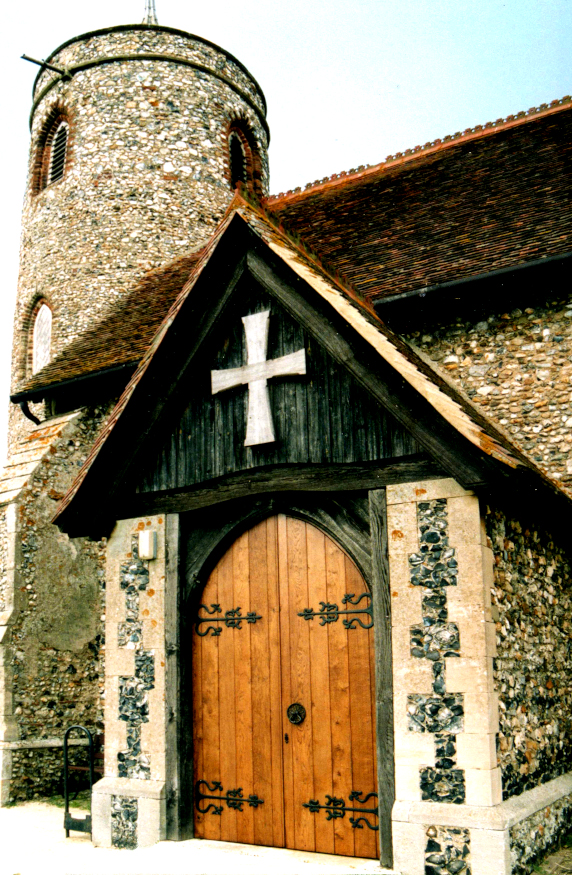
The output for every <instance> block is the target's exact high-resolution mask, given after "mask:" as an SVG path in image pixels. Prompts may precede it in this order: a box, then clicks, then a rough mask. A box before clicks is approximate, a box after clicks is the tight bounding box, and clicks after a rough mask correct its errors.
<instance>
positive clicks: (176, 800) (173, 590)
mask: <svg viewBox="0 0 572 875" xmlns="http://www.w3.org/2000/svg"><path fill="white" fill-rule="evenodd" d="M179 547H180V527H179V514H175V513H169V514H167V515H166V517H165V727H166V733H165V734H166V757H165V766H166V768H165V771H166V774H165V778H166V785H167V799H168V800H172V801H171V804H168V805H167V838H168V840H169V841H179V840H180V839H181V838H182V835H181V819H182V818H181V811H180V805H181V802H180V800H181V786H182V781H181V778H182V774H181V772H182V770H181V755H182V751H181V746H180V737H181V732H180V730H181V712H180V697H179V690H180V673H179V660H180V654H179V616H180V608H179V579H180V567H179V566H180V549H179ZM191 664H192V656H191ZM191 689H192V687H191ZM185 732H186V733H187V734H188V735H189V736H190V739H189V741H188V742H187V744H188V745H189V748H188V753H187V750H185V754H186V756H187V758H188V759H191V762H190V763H187V764H186V769H189V771H190V770H192V726H186V727H185ZM189 754H190V756H189ZM185 815H186V812H185ZM185 819H186V818H185Z"/></svg>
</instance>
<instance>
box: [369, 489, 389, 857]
mask: <svg viewBox="0 0 572 875" xmlns="http://www.w3.org/2000/svg"><path fill="white" fill-rule="evenodd" d="M369 515H370V525H371V547H372V596H373V617H374V624H375V625H374V630H375V653H376V662H375V687H376V724H377V783H378V787H379V840H380V862H381V865H382V866H386V867H387V868H388V869H390V868H391V867H392V865H393V852H392V842H391V809H392V807H393V802H394V800H395V768H394V759H393V749H394V747H393V745H394V742H393V677H392V660H391V598H390V595H391V594H390V587H389V559H388V550H387V508H386V499H385V489H372V490H371V491H370V493H369Z"/></svg>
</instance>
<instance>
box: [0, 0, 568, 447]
mask: <svg viewBox="0 0 572 875" xmlns="http://www.w3.org/2000/svg"><path fill="white" fill-rule="evenodd" d="M156 5H157V14H158V17H159V22H160V23H161V24H165V25H170V26H172V27H178V28H181V29H183V30H188V31H190V32H191V33H196V34H199V35H200V36H203V37H206V38H207V39H210V40H212V41H213V42H215V43H218V44H219V45H221V46H223V47H224V48H225V49H227V50H229V51H230V52H232V53H233V54H235V55H236V56H237V57H238V58H239V59H240V60H241V61H242V62H243V63H244V64H245V65H246V66H247V67H248V68H249V69H250V71H251V72H252V73H253V74H254V76H255V77H256V78H257V79H258V81H259V83H260V85H261V86H262V89H263V91H264V92H265V94H266V99H267V101H268V109H269V112H268V120H269V123H270V129H271V134H272V143H271V147H270V162H271V190H272V191H273V192H278V191H283V190H286V189H288V188H292V187H294V186H297V185H303V184H304V183H306V182H310V181H312V180H314V179H316V178H322V177H324V176H328V175H330V174H331V173H334V172H337V171H341V170H347V169H349V168H351V167H356V166H357V165H359V164H366V163H367V164H376V163H378V162H379V161H381V160H383V159H384V158H385V157H386V156H387V155H388V154H390V153H395V152H397V151H402V150H404V149H406V148H409V147H412V146H415V145H417V144H422V143H425V142H427V141H428V140H432V139H435V138H436V137H442V136H444V135H446V134H452V133H454V132H455V131H460V130H464V129H465V128H467V127H472V126H474V125H475V124H483V123H484V122H487V121H491V120H494V119H497V118H499V117H501V116H506V115H508V114H510V113H515V112H518V111H520V110H522V109H528V108H529V107H531V106H537V105H538V104H540V103H548V102H550V101H551V100H554V99H555V98H559V97H563V96H564V95H565V94H570V93H572V64H571V60H572V0H507V2H502V0H392V2H389V0H354V2H351V3H350V2H342V0H283V2H279V0H249V2H248V3H240V2H237V0H210V2H209V3H196V2H189V0H187V2H180V0H156ZM143 9H144V0H94V2H91V3H85V2H77V0H76V2H74V3H71V2H68V0H52V2H51V3H46V2H45V0H42V2H40V0H27V2H20V3H17V2H15V0H12V2H11V3H10V7H9V8H8V10H4V11H3V14H2V17H3V21H4V33H5V34H6V37H5V40H4V49H3V51H2V53H1V55H0V65H1V70H0V72H1V75H2V82H3V86H4V87H3V101H2V102H3V119H4V135H3V137H2V140H1V145H0V149H1V150H2V155H1V157H2V165H1V166H2V168H3V171H4V184H3V202H4V204H3V205H4V209H3V223H2V234H1V235H0V246H1V247H2V256H3V280H4V281H3V285H2V291H1V294H0V395H1V396H2V399H5V401H4V400H0V434H1V433H2V432H3V422H4V409H5V407H6V406H7V403H8V399H7V395H8V372H9V352H10V345H11V323H12V312H13V307H14V292H15V286H16V279H17V260H18V245H19V243H18V240H19V217H20V209H21V203H22V196H23V189H24V183H25V174H26V166H27V155H28V147H29V139H28V112H29V109H30V96H31V88H32V82H33V79H34V76H35V74H36V72H37V68H34V67H33V66H32V65H31V64H27V63H26V62H25V61H21V60H19V56H20V55H21V54H22V53H23V52H25V53H26V54H28V55H31V56H33V57H38V58H43V57H46V55H47V54H49V52H50V51H52V50H53V49H54V48H55V47H56V46H57V45H59V44H60V43H61V42H63V41H64V40H66V39H68V38H69V37H71V36H75V35H77V34H80V33H84V32H85V31H88V30H94V29H96V28H99V27H106V26H110V25H114V24H125V23H129V22H138V21H140V20H141V19H142V16H143ZM0 440H1V441H2V446H3V437H2V438H0ZM2 454H3V453H2V451H1V450H0V456H1V455H2Z"/></svg>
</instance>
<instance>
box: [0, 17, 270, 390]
mask: <svg viewBox="0 0 572 875" xmlns="http://www.w3.org/2000/svg"><path fill="white" fill-rule="evenodd" d="M31 131H32V140H31V154H30V166H29V177H28V187H27V192H26V198H25V204H24V212H23V219H22V246H21V263H20V278H19V291H18V302H17V310H16V329H15V330H16V335H15V344H14V366H13V386H14V387H15V386H16V385H17V384H18V383H21V381H22V380H24V379H26V378H27V377H29V376H30V375H31V374H32V373H34V372H36V371H37V370H39V369H40V368H41V367H43V365H44V364H46V362H47V361H48V360H49V359H50V358H53V357H54V356H55V355H56V354H57V353H58V352H59V351H60V350H61V349H62V348H63V347H64V346H65V345H66V344H67V343H69V342H70V341H71V340H73V339H74V338H75V337H76V336H77V335H79V334H81V333H82V332H83V331H85V329H86V328H88V327H90V326H92V325H93V324H94V323H95V322H96V321H97V320H98V319H99V318H100V316H101V315H102V314H103V313H104V312H105V310H106V309H107V307H108V305H110V304H112V303H114V302H115V301H117V300H118V299H119V298H121V297H122V296H124V295H126V294H127V293H128V292H129V291H130V290H132V289H133V286H134V282H135V280H136V279H137V278H138V277H140V276H141V274H143V273H145V272H146V271H148V270H150V269H152V268H155V267H157V266H159V265H162V264H165V263H167V262H169V261H171V260H172V259H174V258H176V257H177V256H179V255H182V254H183V253H188V252H189V251H191V250H193V249H196V248H197V247H200V246H201V245H203V244H204V243H205V242H206V241H207V240H208V238H209V237H210V235H211V234H212V232H213V230H214V228H215V227H216V224H217V223H218V222H219V220H220V219H221V217H222V215H223V213H224V211H225V209H226V207H227V206H228V204H229V202H230V200H231V198H232V194H233V191H234V189H235V187H236V184H237V182H239V181H241V182H243V183H244V184H245V185H246V187H247V188H248V189H250V190H251V191H252V192H253V193H254V194H256V195H259V196H260V195H264V194H266V193H267V190H268V160H267V148H268V139H269V135H268V125H267V123H266V104H265V100H264V95H263V94H262V91H261V90H260V87H259V86H258V84H257V82H256V80H255V79H254V78H253V77H252V76H251V75H250V73H249V72H248V70H246V68H245V67H243V65H242V64H241V63H240V62H239V61H237V60H236V59H235V58H233V57H232V55H229V54H228V52H225V51H224V50H223V49H221V48H219V47H218V46H216V45H213V44H212V43H210V42H208V41H207V40H203V39H201V38H200V37H197V36H193V35H191V34H188V33H185V32H183V31H180V30H175V29H173V28H168V27H159V26H153V25H147V24H143V25H129V26H121V27H112V28H107V29H105V30H98V31H93V32H91V33H87V34H83V35H82V36H79V37H75V38H74V39H71V40H68V41H67V42H65V43H64V44H63V45H61V46H60V47H59V48H58V49H56V50H55V51H54V52H53V53H52V54H51V55H50V56H49V58H48V59H47V63H46V66H45V67H44V68H42V69H41V70H40V73H39V75H38V77H37V79H36V82H35V85H34V92H33V105H32V111H31Z"/></svg>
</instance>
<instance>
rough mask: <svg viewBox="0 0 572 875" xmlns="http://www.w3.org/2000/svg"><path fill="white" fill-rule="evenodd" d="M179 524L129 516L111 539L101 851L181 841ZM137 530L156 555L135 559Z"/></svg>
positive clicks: (97, 810)
mask: <svg viewBox="0 0 572 875" xmlns="http://www.w3.org/2000/svg"><path fill="white" fill-rule="evenodd" d="M177 522H178V518H177V517H164V516H155V517H145V518H141V519H136V520H125V521H122V522H119V523H118V524H117V526H116V528H115V530H114V532H113V534H112V536H111V538H110V540H109V543H108V550H107V610H106V641H107V644H106V666H105V676H106V698H105V736H106V738H105V767H104V768H105V773H104V778H103V779H102V780H101V781H99V782H98V783H97V784H96V785H95V788H94V796H93V824H94V826H93V841H94V844H95V845H97V846H100V847H117V848H135V847H141V846H144V845H150V844H154V843H155V842H157V841H160V840H161V839H164V838H166V837H167V836H169V838H177V832H176V823H177V816H176V806H177V795H176V791H177V787H178V777H177V761H176V756H177V754H176V750H177V738H176V731H177V730H176V727H177V720H176V709H177V699H176V697H177V650H178V647H177V613H176V612H177V606H176V592H177V551H178V528H177ZM141 532H152V533H155V536H156V543H157V550H156V556H155V558H152V559H143V558H141V556H140V552H139V534H140V533H141Z"/></svg>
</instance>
